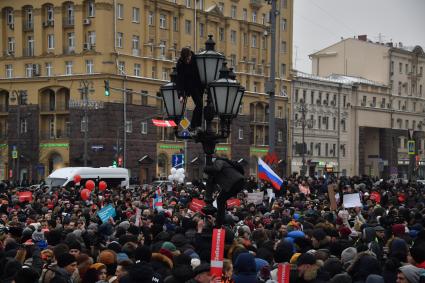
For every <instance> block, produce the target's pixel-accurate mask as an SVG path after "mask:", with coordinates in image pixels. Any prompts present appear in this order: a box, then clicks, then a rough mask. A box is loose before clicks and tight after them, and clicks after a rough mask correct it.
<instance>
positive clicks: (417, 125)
mask: <svg viewBox="0 0 425 283" xmlns="http://www.w3.org/2000/svg"><path fill="white" fill-rule="evenodd" d="M424 125H425V124H424V123H423V122H422V121H418V122H417V121H415V120H413V121H409V120H404V122H403V119H401V118H398V119H396V120H395V119H394V118H392V119H391V128H398V129H404V130H407V129H412V130H422V128H423V126H424Z"/></svg>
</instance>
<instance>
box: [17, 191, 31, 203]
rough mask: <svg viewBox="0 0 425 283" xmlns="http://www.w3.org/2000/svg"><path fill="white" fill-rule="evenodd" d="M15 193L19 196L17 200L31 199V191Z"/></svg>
mask: <svg viewBox="0 0 425 283" xmlns="http://www.w3.org/2000/svg"><path fill="white" fill-rule="evenodd" d="M16 194H17V195H18V197H19V202H25V201H28V202H31V201H32V192H18V193H16Z"/></svg>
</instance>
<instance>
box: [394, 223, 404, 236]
mask: <svg viewBox="0 0 425 283" xmlns="http://www.w3.org/2000/svg"><path fill="white" fill-rule="evenodd" d="M391 230H392V232H393V234H394V236H396V237H400V236H402V235H404V234H406V227H405V226H404V224H394V225H393V226H392V227H391Z"/></svg>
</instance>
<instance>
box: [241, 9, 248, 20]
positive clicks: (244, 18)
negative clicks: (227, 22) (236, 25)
mask: <svg viewBox="0 0 425 283" xmlns="http://www.w3.org/2000/svg"><path fill="white" fill-rule="evenodd" d="M247 19H248V11H247V9H245V8H243V10H242V20H243V21H246V20H247Z"/></svg>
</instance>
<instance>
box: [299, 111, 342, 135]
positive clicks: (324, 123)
mask: <svg viewBox="0 0 425 283" xmlns="http://www.w3.org/2000/svg"><path fill="white" fill-rule="evenodd" d="M300 116H301V114H298V113H295V114H294V122H295V126H297V127H302V121H301V118H300ZM336 120H337V118H336V117H333V118H332V127H330V126H331V123H330V119H329V117H327V116H320V115H319V116H317V119H315V116H314V115H310V117H309V119H306V120H305V124H306V127H307V128H310V129H313V128H317V129H321V130H334V131H336V130H337V122H336ZM346 124H347V122H346V120H345V119H341V131H343V132H345V131H346V130H347V128H346V126H347V125H346Z"/></svg>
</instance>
